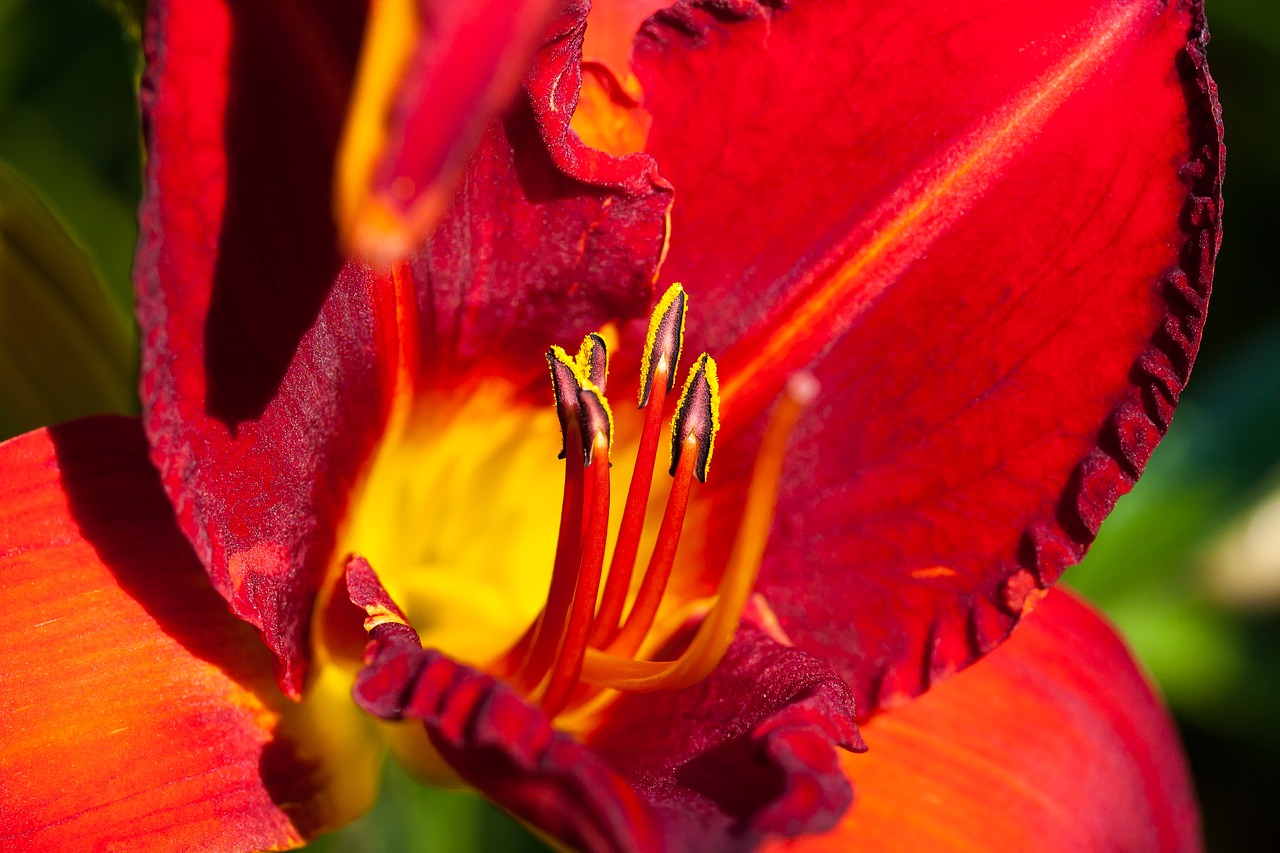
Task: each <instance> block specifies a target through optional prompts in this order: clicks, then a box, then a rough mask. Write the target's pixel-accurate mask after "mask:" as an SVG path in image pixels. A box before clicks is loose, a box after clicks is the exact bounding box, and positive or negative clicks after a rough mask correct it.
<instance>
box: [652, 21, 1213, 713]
mask: <svg viewBox="0 0 1280 853" xmlns="http://www.w3.org/2000/svg"><path fill="white" fill-rule="evenodd" d="M710 5H711V4H708V7H710ZM739 5H741V6H742V7H743V9H744V10H745V11H743V13H742V15H740V16H739V18H740V19H738V20H729V19H728V18H727V17H726V15H725V14H723V13H722V12H721V13H714V14H713V13H712V12H709V11H704V10H702V9H701V6H700V5H699V4H684V5H682V6H680V7H679V8H678V9H677V10H676V11H675V12H674V13H671V14H668V15H666V16H665V17H662V16H660V17H659V19H658V21H657V22H656V23H651V24H650V25H648V27H647V28H646V29H645V30H644V32H643V33H642V35H641V38H640V40H639V42H638V43H637V49H636V57H637V63H638V65H639V75H640V78H641V80H642V82H643V84H644V87H645V91H646V101H645V105H646V107H647V108H648V109H649V110H650V111H651V112H652V113H653V126H652V130H651V134H650V137H649V145H648V151H649V152H650V153H652V154H653V155H654V156H655V157H656V158H657V160H658V163H659V166H660V169H661V171H662V174H663V175H664V176H665V177H666V178H668V179H670V180H671V182H672V184H673V185H674V186H675V188H676V193H677V202H676V204H675V206H674V208H673V210H672V236H671V249H670V255H669V257H668V259H667V262H666V265H665V267H664V269H663V273H664V276H667V277H670V278H673V279H676V280H681V281H683V282H684V283H685V284H686V286H687V287H688V289H689V291H690V296H691V304H692V305H693V307H694V310H695V316H696V318H697V320H698V322H692V321H691V322H690V325H689V329H690V335H691V336H692V340H691V341H690V344H689V346H690V349H691V351H694V352H696V351H698V350H699V349H702V348H710V349H711V351H712V352H715V351H716V350H717V349H720V350H721V355H722V357H721V358H720V366H721V376H722V377H723V379H722V391H723V393H724V401H723V406H722V409H723V413H724V421H725V425H726V426H725V430H724V431H723V432H722V438H721V442H720V443H721V449H720V450H719V452H718V453H717V468H718V471H717V472H716V476H715V477H714V478H713V481H714V482H716V483H718V484H719V488H720V496H719V501H720V505H719V507H718V510H719V513H720V515H719V520H716V521H715V522H714V523H715V524H716V525H717V529H719V526H720V525H723V526H724V527H725V528H728V529H731V525H730V523H729V521H728V520H727V519H731V518H732V513H733V511H734V510H735V508H736V506H737V505H739V503H740V500H741V492H742V489H741V482H742V478H743V477H744V476H745V475H746V473H747V471H749V468H750V465H751V457H752V455H753V444H752V442H753V441H755V440H756V439H755V436H756V435H758V433H756V432H755V431H753V430H752V429H750V428H748V427H747V426H746V424H747V423H748V422H749V421H750V420H751V418H752V416H753V415H754V414H755V413H757V412H759V411H760V409H761V408H763V407H764V406H766V405H767V404H768V402H769V400H770V399H771V398H772V397H773V396H774V395H775V394H776V393H777V391H778V389H779V388H780V385H781V382H782V381H783V379H784V378H785V376H786V375H787V374H788V373H789V372H790V371H791V370H794V369H796V368H799V367H802V366H804V365H806V364H811V365H812V367H813V369H814V371H815V372H816V373H817V375H818V377H819V379H820V380H821V381H822V383H823V395H822V396H821V397H820V398H819V400H818V401H817V402H816V403H815V405H814V407H813V411H812V413H811V415H810V416H809V417H808V419H807V420H806V422H805V423H804V424H803V425H802V426H801V428H800V430H799V432H798V434H797V435H796V437H795V440H794V442H793V445H792V450H791V459H790V461H789V464H788V466H787V469H786V473H785V475H784V476H785V483H784V486H783V489H782V494H781V499H780V510H779V513H778V517H777V521H776V525H775V529H774V534H773V539H772V542H771V548H770V552H769V555H768V556H767V557H766V562H765V565H764V567H763V573H762V576H761V582H760V589H761V591H762V592H764V594H765V595H766V597H767V598H768V599H769V601H770V603H771V604H772V605H773V606H774V608H775V609H776V610H777V612H778V615H779V618H780V619H781V621H782V624H783V627H784V628H785V630H786V631H787V632H788V633H789V634H790V635H791V636H792V638H793V639H794V640H795V641H796V642H797V644H798V645H799V646H801V647H802V648H805V649H808V650H811V651H814V652H815V653H818V654H819V655H820V656H826V657H829V658H830V659H832V660H834V661H837V662H838V664H837V666H838V669H839V670H840V671H841V672H842V674H844V675H845V676H846V677H847V678H848V679H849V680H850V683H851V684H852V685H853V686H854V688H855V694H856V696H857V697H858V702H859V712H860V713H870V712H871V711H873V710H874V709H875V708H876V707H878V706H880V705H881V704H883V703H886V702H891V701H894V700H898V699H902V698H905V697H907V696H911V695H914V694H916V693H918V692H920V691H922V690H924V689H925V688H926V687H928V685H929V684H930V683H931V682H932V681H933V680H934V679H935V678H937V677H938V676H940V675H942V674H945V673H947V672H951V671H954V670H955V669H957V668H959V667H961V666H964V665H965V664H967V663H968V662H970V661H972V660H974V659H975V658H977V657H978V656H980V655H981V654H982V653H984V652H986V651H988V650H990V649H991V648H992V647H993V646H994V645H995V644H997V643H998V642H999V641H1000V640H1001V639H1002V638H1003V637H1004V636H1005V635H1006V633H1007V631H1008V630H1009V628H1010V626H1011V625H1012V623H1013V622H1014V621H1015V620H1016V619H1017V617H1018V614H1019V612H1020V608H1021V605H1022V602H1023V600H1024V599H1025V598H1026V594H1027V592H1028V591H1030V590H1032V589H1035V588H1036V587H1040V586H1043V585H1045V584H1048V583H1050V582H1052V581H1053V580H1054V579H1055V578H1056V577H1057V576H1058V574H1059V573H1060V572H1061V571H1062V569H1063V567H1064V566H1066V565H1068V564H1070V563H1072V562H1074V561H1075V560H1077V559H1078V558H1079V557H1080V555H1081V554H1082V553H1083V551H1084V548H1085V547H1086V545H1087V544H1088V542H1089V541H1091V539H1092V537H1093V534H1094V532H1095V531H1096V530H1097V527H1098V525H1099V524H1100V523H1101V520H1102V518H1103V517H1104V516H1105V515H1106V514H1107V512H1108V511H1109V510H1110V508H1111V506H1112V505H1113V503H1114V502H1115V500H1116V498H1117V497H1118V496H1119V495H1120V494H1122V493H1123V492H1125V491H1126V490H1127V489H1128V488H1129V487H1130V485H1131V484H1132V482H1133V480H1134V479H1135V478H1136V477H1137V475H1138V473H1139V472H1140V471H1141V470H1142V467H1143V465H1144V464H1145V462H1146V459H1147V456H1148V455H1149V453H1150V452H1151V449H1152V448H1153V447H1154V445H1155V443H1156V442H1157V441H1158V439H1159V438H1160V436H1161V435H1162V434H1163V432H1164V429H1165V427H1166V426H1167V424H1168V420H1169V417H1170V415H1171V412H1172V409H1173V403H1174V401H1175V400H1176V398H1177V395H1178V392H1179V391H1180V389H1181V388H1182V385H1183V383H1184V382H1185V380H1186V378H1187V374H1188V371H1189V369H1190V365H1191V361H1192V359H1193V358H1194V355H1195V352H1196V348H1197V346H1198V342H1199V335H1200V328H1201V324H1202V322H1203V317H1204V308H1205V299H1206V297H1207V294H1208V289H1209V282H1210V277H1211V273H1212V267H1213V260H1214V256H1215V253H1216V247H1217V241H1218V234H1219V231H1218V223H1219V213H1220V209H1221V207H1220V180H1221V168H1220V167H1221V133H1220V125H1219V123H1218V107H1217V100H1216V95H1215V91H1214V87H1213V83H1212V81H1211V80H1210V79H1209V76H1208V72H1207V69H1206V67H1205V64H1204V52H1203V51H1204V42H1205V40H1206V39H1207V35H1206V33H1205V32H1204V29H1203V19H1202V15H1201V13H1200V10H1199V6H1198V4H1193V3H1186V2H1183V3H1172V4H1169V3H1163V2H1145V0H1137V1H1136V2H1131V3H1127V4H1123V5H1118V4H1114V3H1110V2H1086V0H1080V2H1072V3H1058V4H1049V5H1046V4H1042V3H1025V4H994V5H993V4H990V3H985V2H962V3H949V4H936V3H928V4H919V6H918V8H910V7H907V6H904V5H902V4H895V3H888V4H886V3H878V4H877V3H868V4H854V3H849V2H846V3H834V2H833V3H827V4H809V5H797V6H796V7H795V8H792V9H786V10H780V11H769V10H766V9H764V8H763V7H757V6H755V5H753V4H739ZM689 81H697V85H696V86H693V85H691V84H690V82H689ZM695 98H696V101H695ZM699 299H701V300H703V301H701V302H699ZM700 304H701V305H711V306H712V310H710V311H698V309H697V306H698V305H700ZM730 344H732V347H731V348H729V349H728V350H727V351H725V349H724V348H726V347H730ZM728 546H729V543H728V542H727V541H723V542H719V543H717V546H716V547H719V548H721V549H722V551H727V549H728ZM711 557H712V559H711V563H710V567H711V568H712V569H715V568H716V567H718V566H720V565H723V557H724V554H723V553H713V554H712V555H711ZM819 567H821V568H819ZM815 590H817V592H815Z"/></svg>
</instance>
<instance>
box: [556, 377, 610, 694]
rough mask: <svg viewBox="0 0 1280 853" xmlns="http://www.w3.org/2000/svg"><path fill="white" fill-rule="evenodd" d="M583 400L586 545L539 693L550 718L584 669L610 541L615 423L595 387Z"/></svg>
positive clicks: (571, 689) (584, 390)
mask: <svg viewBox="0 0 1280 853" xmlns="http://www.w3.org/2000/svg"><path fill="white" fill-rule="evenodd" d="M581 399H582V411H583V414H584V417H583V432H584V433H586V431H587V430H588V429H590V430H591V433H590V443H591V450H590V451H589V453H588V458H587V459H586V464H587V466H588V467H590V468H591V469H592V471H593V473H594V476H593V477H592V481H593V488H592V498H591V519H590V521H589V522H588V524H587V529H588V533H587V538H586V544H585V548H584V549H583V552H582V561H581V563H580V564H579V566H578V578H577V583H576V584H575V585H574V592H573V606H572V609H571V611H570V613H569V618H568V621H567V624H565V626H564V631H563V634H564V637H563V640H562V641H561V644H560V654H559V656H558V658H557V660H556V664H555V668H554V669H552V671H551V676H550V678H549V679H548V681H547V688H546V692H545V693H544V694H543V697H542V706H543V708H544V709H545V710H546V712H547V715H548V716H550V717H554V716H555V715H556V714H558V713H559V712H560V711H561V710H562V709H563V707H564V705H565V703H566V702H567V701H568V699H569V697H570V695H571V694H572V692H573V688H574V687H576V686H577V684H578V678H579V675H580V674H581V672H582V658H583V655H584V654H585V653H586V650H587V640H588V637H589V636H590V633H591V626H592V617H593V616H594V615H595V611H596V594H597V593H598V592H599V591H600V576H601V573H602V571H603V569H604V552H605V546H606V544H607V542H608V531H609V444H610V440H611V434H612V425H613V423H612V418H611V417H610V415H609V410H608V408H607V407H606V404H605V403H604V398H603V397H600V396H597V394H596V393H595V391H594V390H593V389H591V388H584V389H583V390H582V395H581ZM583 438H584V444H585V443H586V441H585V439H586V438H587V436H586V435H585V434H584V436H583Z"/></svg>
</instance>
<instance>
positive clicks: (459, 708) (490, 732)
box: [347, 558, 864, 853]
mask: <svg viewBox="0 0 1280 853" xmlns="http://www.w3.org/2000/svg"><path fill="white" fill-rule="evenodd" d="M347 584H348V588H349V590H350V592H351V600H352V601H353V602H354V603H355V604H356V605H357V606H359V607H361V608H363V609H364V610H365V612H366V613H367V614H369V619H368V620H367V621H366V622H365V625H366V627H367V628H368V630H369V632H370V643H369V647H368V649H367V651H366V657H365V660H366V667H365V668H364V669H363V670H362V671H361V673H360V675H359V677H358V679H357V682H356V688H355V697H356V701H357V703H359V704H360V705H361V706H362V707H363V708H365V709H366V710H368V711H369V712H370V713H372V714H375V715H376V716H379V717H383V718H386V719H417V720H421V721H422V722H423V724H424V725H425V726H426V729H427V733H428V735H429V736H430V738H431V742H432V744H433V745H434V747H435V748H436V749H437V750H438V751H439V752H440V755H441V756H442V757H443V758H444V759H445V760H446V761H447V762H448V763H449V764H450V765H451V766H452V767H453V768H454V769H455V770H456V771H457V772H458V774H459V775H460V776H461V777H462V778H463V779H465V780H466V781H467V782H468V783H469V784H471V785H473V786H475V787H476V788H477V789H478V790H479V791H480V792H481V793H483V794H484V795H485V796H487V797H489V798H490V799H492V800H494V801H495V802H497V803H499V804H500V805H502V806H503V807H504V808H506V809H508V810H509V811H511V812H512V813H514V814H515V815H517V816H518V817H520V818H521V819H523V820H525V821H527V822H529V823H530V824H532V825H534V826H536V827H538V828H539V829H540V830H542V831H544V832H546V833H548V834H550V835H552V836H554V837H556V838H557V839H559V840H561V841H563V842H565V843H566V844H568V845H570V846H571V847H573V848H575V849H582V850H588V851H646V853H647V852H648V851H661V850H672V851H677V850H690V849H697V848H705V849H713V850H739V849H740V850H747V849H752V848H754V847H755V846H756V845H757V844H758V843H759V841H760V840H762V839H763V838H765V837H767V835H769V834H781V835H787V836H793V835H799V834H801V833H805V832H813V831H818V830H823V829H827V828H829V827H831V826H832V825H833V824H834V823H835V821H836V819H837V818H838V817H839V815H840V814H841V813H842V812H843V811H844V809H845V808H846V807H847V806H848V803H849V796H850V791H849V785H848V783H847V781H846V780H845V778H844V776H843V774H842V773H841V770H840V762H839V758H838V752H839V750H838V749H837V747H844V748H853V749H862V748H864V747H863V746H862V742H861V740H860V738H859V735H858V730H857V727H856V726H855V725H854V723H853V706H852V701H851V697H850V695H849V691H848V689H847V688H846V687H845V686H844V684H843V683H842V682H841V681H840V680H839V679H838V678H837V677H836V676H835V675H834V673H832V672H831V670H830V669H829V668H827V667H826V666H825V665H823V664H822V663H821V662H820V661H817V660H815V659H813V658H811V657H809V656H808V655H804V654H802V653H797V652H794V651H791V650H790V649H787V648H785V647H784V646H782V645H780V644H779V643H778V642H777V641H776V640H774V639H772V638H770V637H769V636H768V635H767V634H766V633H765V631H763V630H762V629H760V628H759V627H756V626H754V625H748V626H745V627H744V628H743V629H741V630H740V632H739V634H738V636H737V638H736V639H735V641H734V644H733V646H732V647H731V649H730V651H729V654H728V655H727V656H726V658H725V660H724V661H723V662H722V663H721V665H720V667H719V668H718V669H717V670H716V672H715V673H713V674H712V675H711V677H709V678H708V679H706V680H704V681H702V682H700V683H699V684H698V685H696V686H695V687H693V688H689V689H686V690H681V691H674V692H668V693H663V694H649V695H633V696H628V697H624V698H623V699H621V700H620V701H619V702H618V703H617V704H615V705H614V706H613V707H611V708H610V709H608V710H607V711H606V712H605V720H604V722H603V723H601V724H600V725H599V726H598V727H597V728H596V729H595V734H594V735H593V736H592V738H591V739H590V740H589V741H588V743H587V744H586V745H584V744H582V743H580V742H578V741H577V740H575V739H574V738H572V737H570V736H569V735H567V734H565V733H564V732H560V731H556V730H555V729H553V728H552V726H551V722H550V720H548V719H547V717H546V715H545V714H543V713H542V711H541V710H539V709H538V708H536V707H534V706H532V705H530V704H528V703H527V702H526V701H525V700H524V699H522V698H521V697H520V696H519V694H517V693H516V692H515V691H514V690H513V689H512V688H511V687H510V686H508V685H507V684H505V683H503V682H501V681H498V680H496V679H494V678H493V677H491V676H489V675H486V674H484V673H481V672H479V671H477V670H474V669H472V668H471V667H468V666H465V665H463V664H460V663H458V662H456V661H453V660H450V659H449V658H448V657H446V656H444V655H442V654H440V653H439V652H437V651H435V650H430V649H423V648H422V646H421V644H420V641H419V639H418V635H417V633H416V632H415V631H414V630H413V629H412V628H411V627H410V626H409V625H408V624H406V622H405V620H404V616H403V614H402V613H401V611H400V610H399V608H398V607H397V606H396V605H395V603H394V602H393V601H391V599H390V598H389V597H388V596H387V594H386V592H385V591H384V590H383V588H382V586H381V584H380V583H379V582H378V580H377V577H376V575H375V574H374V572H373V570H372V569H371V568H370V567H369V565H368V563H366V562H364V561H363V560H362V559H359V558H357V559H356V560H354V561H353V562H352V563H351V565H350V566H349V568H348V574H347Z"/></svg>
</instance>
